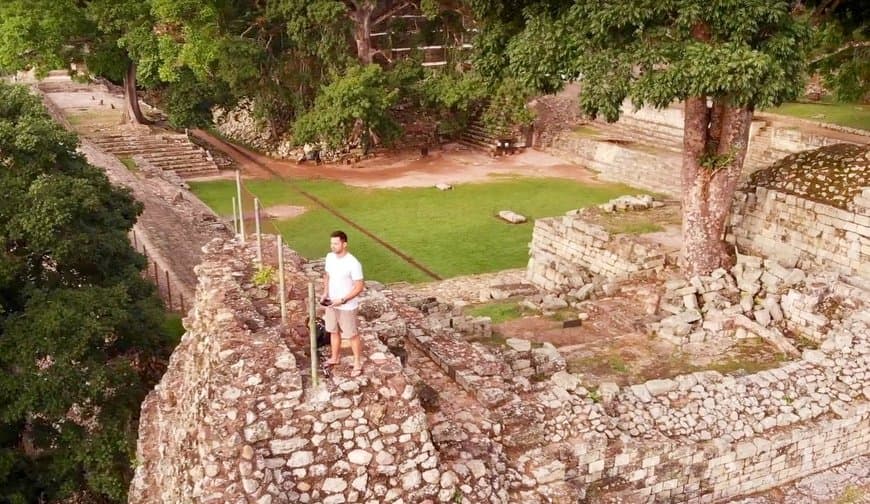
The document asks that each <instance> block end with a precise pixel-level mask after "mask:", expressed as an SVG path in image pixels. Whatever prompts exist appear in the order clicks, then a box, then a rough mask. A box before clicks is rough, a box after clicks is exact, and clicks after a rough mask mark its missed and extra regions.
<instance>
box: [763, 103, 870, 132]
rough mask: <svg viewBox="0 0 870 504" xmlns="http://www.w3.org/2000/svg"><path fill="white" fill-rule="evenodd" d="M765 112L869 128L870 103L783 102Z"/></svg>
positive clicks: (864, 128)
mask: <svg viewBox="0 0 870 504" xmlns="http://www.w3.org/2000/svg"><path fill="white" fill-rule="evenodd" d="M765 112H771V113H774V114H782V115H788V116H792V117H800V118H802V119H810V120H813V121H820V122H827V123H833V124H839V125H840V126H847V127H850V128H858V129H863V130H870V105H861V104H858V103H833V102H828V101H822V102H813V103H806V102H800V103H784V104H783V105H782V106H780V107H777V108H772V109H767V110H765Z"/></svg>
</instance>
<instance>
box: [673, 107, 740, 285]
mask: <svg viewBox="0 0 870 504" xmlns="http://www.w3.org/2000/svg"><path fill="white" fill-rule="evenodd" d="M684 115H685V119H684V133H683V135H684V136H683V168H682V185H683V198H682V203H683V257H684V259H685V261H686V266H687V272H688V273H689V274H690V275H706V274H709V273H710V272H711V271H713V270H715V269H716V268H720V267H728V266H729V265H730V264H731V262H732V259H733V249H732V247H731V246H729V245H728V244H727V243H725V241H724V238H725V228H726V225H727V221H728V217H729V215H730V213H731V204H732V198H733V195H734V191H735V189H736V187H737V183H738V181H739V179H740V173H741V171H742V170H743V159H744V157H745V156H746V147H747V143H748V140H749V126H750V124H751V123H752V109H751V108H748V107H741V108H735V107H731V106H729V105H727V104H726V103H724V102H721V101H717V102H714V103H713V106H712V107H708V106H707V99H706V97H703V96H698V97H692V98H689V99H687V100H686V104H685V114H684Z"/></svg>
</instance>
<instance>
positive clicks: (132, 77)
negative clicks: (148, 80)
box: [124, 62, 150, 124]
mask: <svg viewBox="0 0 870 504" xmlns="http://www.w3.org/2000/svg"><path fill="white" fill-rule="evenodd" d="M124 102H125V108H124V120H125V121H126V122H129V123H133V124H149V123H150V121H148V120H147V119H145V116H143V115H142V110H141V109H140V108H139V96H138V95H137V94H136V63H133V62H130V64H129V65H127V73H126V74H124Z"/></svg>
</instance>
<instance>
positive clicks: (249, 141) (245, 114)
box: [212, 100, 303, 159]
mask: <svg viewBox="0 0 870 504" xmlns="http://www.w3.org/2000/svg"><path fill="white" fill-rule="evenodd" d="M253 110H254V103H253V102H252V101H251V100H242V101H241V102H239V104H238V105H236V107H235V108H233V109H231V110H228V109H225V108H223V107H215V108H214V109H213V110H212V120H213V121H214V124H215V127H216V128H217V130H218V131H220V133H221V134H222V135H224V136H225V137H227V138H230V139H233V140H236V141H238V142H241V143H243V144H245V145H250V146H251V147H254V148H255V149H257V150H259V151H261V152H264V153H266V154H268V155H269V156H271V157H277V158H281V159H299V158H301V157H302V154H303V153H302V149H300V148H296V147H294V146H293V144H292V143H291V142H290V141H289V140H286V139H283V138H276V137H275V136H274V135H273V134H272V129H271V128H268V127H265V126H264V125H263V124H262V122H261V121H260V120H259V119H257V117H256V115H255V114H254V112H253Z"/></svg>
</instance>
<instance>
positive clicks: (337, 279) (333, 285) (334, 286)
mask: <svg viewBox="0 0 870 504" xmlns="http://www.w3.org/2000/svg"><path fill="white" fill-rule="evenodd" d="M325 267H326V274H327V275H329V299H331V300H332V302H333V303H337V302H338V301H339V300H340V299H342V298H347V296H348V294H350V291H352V290H353V283H354V282H355V281H356V280H362V279H363V272H362V264H360V262H359V261H357V259H356V257H354V256H353V255H351V253H350V252H346V253H345V254H344V255H343V256H342V257H338V256H337V255H335V254H334V253H333V252H330V253H328V254H326V264H325ZM358 306H359V297H355V298H353V299H351V300H350V301H348V302H346V303H344V304H343V305H340V306H336V307H335V308H336V309H338V310H355V309H356V308H357V307H358Z"/></svg>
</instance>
